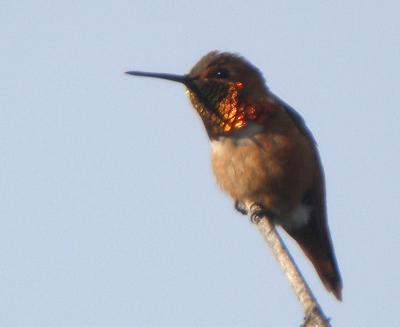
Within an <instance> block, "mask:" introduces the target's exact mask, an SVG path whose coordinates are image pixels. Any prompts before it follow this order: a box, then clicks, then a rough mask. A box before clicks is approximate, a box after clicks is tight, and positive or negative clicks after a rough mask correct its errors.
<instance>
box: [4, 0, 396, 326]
mask: <svg viewBox="0 0 400 327" xmlns="http://www.w3.org/2000/svg"><path fill="white" fill-rule="evenodd" d="M399 11H400V6H399V5H398V4H397V2H395V1H382V2H380V3H379V5H378V4H377V2H375V1H351V2H348V1H301V2H299V1H254V2H252V1H247V2H244V1H242V2H233V1H220V2H214V1H202V2H193V3H192V2H190V1H172V2H161V1H153V2H143V1H113V2H108V3H106V2H99V1H71V0H69V1H64V0H62V1H57V2H54V1H40V0H39V1H10V0H5V1H3V2H2V4H1V10H0V27H1V28H0V40H1V44H0V47H1V61H0V72H1V76H2V78H1V80H0V90H1V95H0V108H1V109H0V249H1V250H0V290H1V291H0V325H1V326H8V327H14V326H41V327H44V326H58V327H62V326H74V327H80V326H96V327H98V326H146V327H153V326H154V327H156V326H164V327H168V326H174V327H176V326H229V327H235V326H238V327H239V326H260V327H261V326H273V325H276V322H277V321H279V325H281V326H298V325H299V323H300V322H301V319H302V312H301V309H300V307H299V305H298V303H297V301H296V299H295V297H294V296H293V294H292V291H291V289H290V287H289V286H288V284H287V282H286V280H285V279H284V277H283V274H282V273H281V271H280V270H279V268H278V266H277V264H276V263H275V261H274V259H273V257H272V255H271V253H270V252H269V249H268V248H267V247H266V246H265V244H264V241H263V240H262V238H261V237H260V235H259V234H258V232H257V230H256V228H254V226H252V225H251V224H250V223H249V222H248V220H247V219H246V218H244V217H243V216H241V215H240V214H238V213H236V212H235V211H234V209H233V205H232V201H231V200H230V199H229V198H228V197H227V196H225V195H224V194H222V193H221V192H220V191H219V189H218V187H217V186H216V184H215V182H214V178H213V176H212V173H211V169H210V163H209V142H208V139H207V136H206V134H205V132H204V129H203V126H202V124H201V122H200V120H199V118H198V117H197V116H196V114H195V113H194V110H193V109H192V108H191V106H190V104H189V101H188V100H187V98H186V96H185V94H184V89H183V87H182V86H180V85H175V84H174V83H168V82H165V81H156V80H150V79H139V78H134V77H131V76H126V75H124V74H123V72H124V71H126V70H129V69H137V70H150V71H160V72H171V73H185V72H187V71H189V69H190V68H191V66H192V65H193V64H194V63H195V62H196V61H197V60H198V59H199V58H200V57H201V56H202V55H204V54H205V53H207V52H208V51H210V50H214V49H220V50H225V51H232V52H237V53H240V54H242V55H244V56H245V57H246V58H247V59H249V60H250V61H251V62H253V63H254V64H255V65H256V66H258V67H259V68H260V69H261V70H262V71H263V72H264V74H265V77H266V79H267V81H268V85H269V87H270V88H271V90H272V91H274V92H275V93H276V94H278V95H279V96H280V97H281V98H283V99H285V100H286V101H287V102H288V103H290V104H291V105H292V106H293V107H294V108H296V109H297V110H298V111H299V112H300V113H301V114H302V116H303V117H304V118H305V120H306V122H307V124H308V126H309V127H310V129H311V130H312V131H313V133H314V135H315V138H316V139H317V142H318V144H319V149H320V152H321V156H322V160H323V164H324V167H325V171H326V177H327V192H328V208H329V223H330V228H331V232H332V237H333V241H334V245H335V248H336V253H337V257H338V262H339V265H340V269H341V271H342V274H343V278H344V293H343V297H344V301H343V303H338V302H336V300H335V299H334V298H333V297H332V296H331V295H330V294H328V293H327V292H326V291H325V290H324V289H323V287H322V286H321V283H320V282H319V280H318V278H317V277H316V274H315V273H314V271H313V270H312V269H311V267H310V264H309V263H308V261H307V260H305V258H304V256H303V254H302V253H300V252H299V251H298V250H297V248H296V247H295V246H293V243H291V242H290V241H288V242H289V245H290V247H291V249H292V251H293V253H294V256H295V258H296V261H297V262H298V263H299V264H300V266H301V268H302V270H303V271H304V273H305V276H306V279H307V280H308V281H309V283H310V286H311V288H312V289H313V290H314V292H315V294H316V296H317V297H318V299H319V300H320V303H321V305H322V307H323V309H324V310H325V312H326V313H327V315H328V316H330V317H332V323H333V325H334V326H363V327H367V326H378V325H381V324H383V323H385V324H386V325H387V326H395V325H396V324H398V306H399V303H400V302H399V297H398V294H399V291H400V287H399V279H398V276H399V269H400V265H399V263H398V261H399V260H398V258H399V250H400V238H399V225H400V224H399V212H400V205H399V195H400V194H399V193H400V192H399V186H398V184H399V173H398V168H399V166H400V157H399V150H400V149H399V148H400V146H399V140H400V129H399V125H400V114H399V112H400V109H399V103H400V95H399V91H398V88H399V85H400V77H399V74H400V69H399V68H400V64H399V62H400V22H399V19H398V13H399Z"/></svg>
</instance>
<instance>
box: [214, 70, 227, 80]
mask: <svg viewBox="0 0 400 327" xmlns="http://www.w3.org/2000/svg"><path fill="white" fill-rule="evenodd" d="M229 76H230V74H229V70H227V69H224V68H222V69H218V70H217V71H215V72H214V73H213V74H212V77H213V78H219V79H226V78H229Z"/></svg>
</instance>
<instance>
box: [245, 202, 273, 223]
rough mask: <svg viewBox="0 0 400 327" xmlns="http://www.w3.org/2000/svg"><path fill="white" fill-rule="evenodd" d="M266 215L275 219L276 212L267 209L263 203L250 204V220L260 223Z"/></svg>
mask: <svg viewBox="0 0 400 327" xmlns="http://www.w3.org/2000/svg"><path fill="white" fill-rule="evenodd" d="M264 217H267V218H270V219H274V218H275V217H276V214H275V213H274V212H273V211H272V210H270V209H265V208H264V207H263V206H262V205H261V204H258V203H252V204H251V205H250V221H251V222H252V223H253V224H258V223H259V222H260V220H261V219H262V218H264Z"/></svg>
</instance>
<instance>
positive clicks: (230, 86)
mask: <svg viewBox="0 0 400 327" xmlns="http://www.w3.org/2000/svg"><path fill="white" fill-rule="evenodd" d="M127 73H128V74H131V75H136V76H147V77H157V78H163V79H168V80H172V81H176V82H180V83H183V84H184V85H185V86H186V88H187V92H186V93H187V94H188V96H189V99H190V101H191V102H192V104H193V106H194V108H195V109H196V111H197V112H198V113H199V115H200V117H201V119H202V120H203V123H204V125H205V127H206V129H207V132H208V135H209V136H210V138H217V137H219V136H223V135H228V134H231V133H232V132H234V131H237V130H239V129H242V128H244V127H245V126H246V125H247V124H248V123H249V122H250V121H252V120H256V119H257V117H258V115H259V112H258V110H257V103H259V102H260V101H261V100H262V99H263V98H265V96H267V93H268V89H267V87H266V86H265V82H264V79H263V77H262V75H261V73H260V72H259V71H258V69H257V68H256V67H254V66H253V65H252V64H250V63H249V62H248V61H247V60H245V59H244V58H242V57H240V56H238V55H235V54H231V53H227V52H217V51H213V52H210V53H208V54H207V55H206V56H204V57H203V58H201V59H200V61H199V62H198V63H197V64H196V65H195V66H194V67H193V68H192V70H191V71H190V73H189V74H186V75H171V74H159V73H145V72H136V71H132V72H127Z"/></svg>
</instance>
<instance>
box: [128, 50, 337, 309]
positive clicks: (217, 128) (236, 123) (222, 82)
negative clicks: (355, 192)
mask: <svg viewBox="0 0 400 327" xmlns="http://www.w3.org/2000/svg"><path fill="white" fill-rule="evenodd" d="M126 73H127V74H130V75H135V76H144V77H153V78H161V79H165V80H170V81H174V82H179V83H181V84H183V85H184V86H185V87H186V94H187V95H188V97H189V99H190V101H191V103H192V105H193V107H194V108H195V110H196V111H197V113H198V114H199V116H200V117H201V119H202V121H203V123H204V126H205V129H206V131H207V134H208V137H209V139H210V142H211V162H212V169H213V172H214V175H215V177H216V180H217V183H218V184H219V186H220V187H221V189H222V190H223V191H224V192H226V193H228V194H229V195H230V196H231V197H232V199H233V200H234V204H235V208H236V209H237V210H238V211H240V212H241V213H243V214H247V213H248V209H247V206H246V204H247V203H253V204H255V205H256V207H257V214H258V215H259V214H265V215H267V216H268V217H269V218H270V219H271V220H272V222H273V223H274V224H275V225H278V226H281V227H282V228H283V229H284V230H285V231H286V232H287V234H289V235H290V236H291V237H292V238H293V239H294V240H295V241H296V242H297V244H298V245H299V246H300V248H301V249H302V250H303V252H304V253H305V255H306V256H307V257H308V258H309V260H310V261H311V263H312V264H313V266H314V268H315V270H316V272H317V273H318V275H319V277H320V279H321V281H322V283H323V284H324V286H325V287H326V289H327V290H328V291H329V292H332V293H333V295H334V296H335V297H336V298H337V299H338V300H339V301H341V299H342V279H341V276H340V272H339V269H338V265H337V262H336V257H335V254H334V249H333V245H332V241H331V237H330V232H329V228H328V223H327V209H326V197H325V181H324V179H325V178H324V172H323V168H322V164H321V160H320V156H319V153H318V149H317V145H316V142H315V140H314V137H313V135H312V133H311V131H310V130H309V129H308V127H307V126H306V124H305V122H304V120H303V118H302V117H301V116H300V114H299V113H297V112H296V111H295V110H294V109H293V108H292V107H290V106H289V105H288V104H286V103H285V102H284V101H283V100H281V99H280V98H279V97H278V96H276V95H275V94H273V93H272V92H271V91H270V90H269V88H268V87H267V86H266V83H265V80H264V78H263V75H262V74H261V72H260V71H259V70H258V69H257V68H256V67H255V66H254V65H252V64H251V63H250V62H249V61H247V60H246V59H245V58H243V57H241V56H239V55H237V54H233V53H228V52H219V51H212V52H210V53H208V54H207V55H205V56H204V57H202V58H201V59H200V60H199V61H198V63H197V64H195V66H194V67H193V68H192V69H191V71H190V72H189V73H188V74H184V75H174V74H164V73H151V72H141V71H128V72H126Z"/></svg>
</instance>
